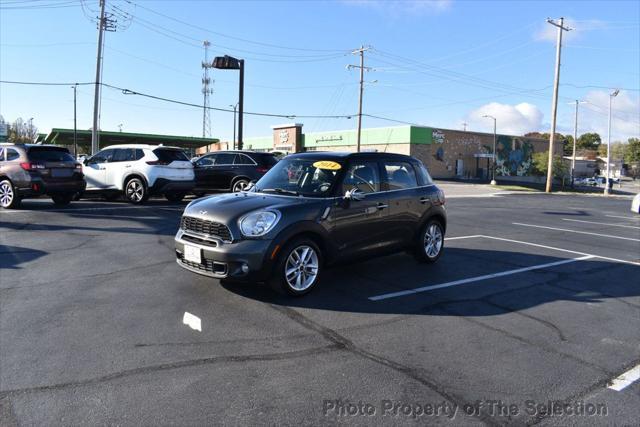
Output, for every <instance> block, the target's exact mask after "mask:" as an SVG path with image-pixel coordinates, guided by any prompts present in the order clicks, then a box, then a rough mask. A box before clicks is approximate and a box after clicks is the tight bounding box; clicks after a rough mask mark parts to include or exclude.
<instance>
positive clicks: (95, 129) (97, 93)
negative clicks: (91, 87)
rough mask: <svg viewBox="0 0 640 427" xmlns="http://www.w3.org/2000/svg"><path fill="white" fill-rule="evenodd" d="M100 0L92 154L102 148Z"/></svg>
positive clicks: (101, 11) (102, 2) (102, 18)
mask: <svg viewBox="0 0 640 427" xmlns="http://www.w3.org/2000/svg"><path fill="white" fill-rule="evenodd" d="M105 1H106V0H100V19H99V21H98V56H97V58H96V83H95V93H94V98H93V128H92V129H91V154H95V153H97V152H98V150H99V149H100V147H99V141H98V139H99V136H98V110H99V108H100V72H101V70H102V37H103V33H104V3H105Z"/></svg>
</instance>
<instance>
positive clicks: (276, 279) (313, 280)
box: [269, 238, 323, 296]
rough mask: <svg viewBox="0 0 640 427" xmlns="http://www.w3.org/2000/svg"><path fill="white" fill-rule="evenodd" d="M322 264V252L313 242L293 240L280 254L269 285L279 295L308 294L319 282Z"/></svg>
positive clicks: (301, 239)
mask: <svg viewBox="0 0 640 427" xmlns="http://www.w3.org/2000/svg"><path fill="white" fill-rule="evenodd" d="M322 263H323V257H322V252H321V251H320V248H318V245H316V244H315V242H313V241H312V240H310V239H303V238H300V239H295V240H293V241H292V242H291V243H289V244H288V245H286V246H285V248H284V249H283V250H282V252H281V253H280V257H279V258H278V262H277V263H276V266H275V269H274V272H273V276H272V277H271V280H270V282H269V284H270V285H271V287H272V288H273V289H274V290H275V291H276V292H278V293H280V294H284V295H292V296H302V295H305V294H308V293H309V292H311V291H312V290H313V289H314V288H315V287H316V286H317V285H318V283H319V282H320V276H321V273H322V269H323V264H322Z"/></svg>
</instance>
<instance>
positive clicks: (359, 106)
mask: <svg viewBox="0 0 640 427" xmlns="http://www.w3.org/2000/svg"><path fill="white" fill-rule="evenodd" d="M369 49H371V46H367V47H364V46H360V49H356V50H354V51H353V52H351V53H352V54H354V55H356V54H360V65H347V69H351V68H359V69H360V97H359V99H358V137H357V148H356V151H357V152H358V153H359V152H360V137H361V135H362V95H363V93H364V72H365V70H366V71H369V70H371V68H370V67H365V66H364V53H365V52H366V51H367V50H369Z"/></svg>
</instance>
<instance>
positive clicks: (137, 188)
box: [127, 179, 144, 203]
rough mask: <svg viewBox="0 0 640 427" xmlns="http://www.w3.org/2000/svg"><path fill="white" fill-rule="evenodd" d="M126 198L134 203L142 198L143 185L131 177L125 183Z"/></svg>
mask: <svg viewBox="0 0 640 427" xmlns="http://www.w3.org/2000/svg"><path fill="white" fill-rule="evenodd" d="M127 198H128V199H129V200H131V201H132V202H134V203H138V202H141V201H142V199H143V198H144V186H143V185H142V183H141V182H140V181H139V180H137V179H132V180H131V181H129V183H128V184H127Z"/></svg>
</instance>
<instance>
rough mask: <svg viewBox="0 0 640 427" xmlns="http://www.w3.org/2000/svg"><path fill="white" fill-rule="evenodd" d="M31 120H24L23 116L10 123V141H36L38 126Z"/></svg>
mask: <svg viewBox="0 0 640 427" xmlns="http://www.w3.org/2000/svg"><path fill="white" fill-rule="evenodd" d="M31 120H33V119H31ZM31 120H29V123H27V122H25V121H24V120H22V117H18V118H17V119H16V121H15V122H13V124H10V125H9V132H8V139H9V142H18V143H26V142H33V141H35V140H36V137H37V136H38V128H37V127H35V126H34V125H33V122H32V121H31Z"/></svg>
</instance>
